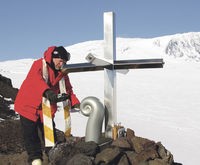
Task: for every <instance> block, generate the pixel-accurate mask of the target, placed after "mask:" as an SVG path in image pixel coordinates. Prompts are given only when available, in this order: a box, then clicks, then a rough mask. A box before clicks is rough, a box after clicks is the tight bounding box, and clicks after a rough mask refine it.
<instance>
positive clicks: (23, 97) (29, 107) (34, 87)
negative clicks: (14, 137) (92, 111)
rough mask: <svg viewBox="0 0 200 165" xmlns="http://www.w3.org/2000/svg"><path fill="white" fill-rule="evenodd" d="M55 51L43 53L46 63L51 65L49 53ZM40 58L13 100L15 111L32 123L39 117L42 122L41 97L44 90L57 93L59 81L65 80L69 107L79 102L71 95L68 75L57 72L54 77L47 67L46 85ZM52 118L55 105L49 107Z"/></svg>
mask: <svg viewBox="0 0 200 165" xmlns="http://www.w3.org/2000/svg"><path fill="white" fill-rule="evenodd" d="M54 49H55V46H52V47H49V48H48V49H47V50H46V51H45V52H44V59H45V61H46V62H47V63H49V64H51V60H52V55H51V53H52V52H53V50H54ZM42 60H43V59H42V58H41V59H38V60H36V61H34V62H33V64H32V67H31V69H30V71H29V73H28V75H27V77H26V79H25V80H24V82H23V83H22V85H21V87H20V90H19V92H18V94H17V97H16V100H15V105H14V106H15V111H16V112H17V113H19V114H20V115H21V116H23V117H25V118H28V119H29V120H32V121H37V119H38V118H39V117H40V118H41V120H42V109H41V103H42V96H43V93H44V91H45V90H47V89H51V90H53V91H54V92H55V93H57V94H58V93H59V80H61V78H63V77H64V78H65V85H66V92H67V94H69V95H70V98H71V99H70V101H71V106H73V105H75V104H79V103H80V102H79V100H78V98H77V97H76V95H75V94H74V93H73V90H72V86H71V83H70V80H69V77H68V75H63V74H62V73H61V72H60V71H58V75H57V76H55V73H54V70H53V69H52V68H51V67H49V66H48V65H47V70H48V76H49V82H48V84H47V83H46V82H45V80H44V79H43V73H42V68H43V62H42ZM51 109H52V116H53V117H54V114H55V112H56V111H57V105H56V104H53V105H51Z"/></svg>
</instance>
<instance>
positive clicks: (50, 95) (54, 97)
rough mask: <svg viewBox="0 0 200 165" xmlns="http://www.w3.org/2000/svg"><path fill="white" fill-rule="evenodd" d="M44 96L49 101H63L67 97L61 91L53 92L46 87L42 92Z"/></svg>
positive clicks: (67, 96)
mask: <svg viewBox="0 0 200 165" xmlns="http://www.w3.org/2000/svg"><path fill="white" fill-rule="evenodd" d="M44 97H46V98H47V99H49V101H50V102H51V103H57V102H60V101H64V100H67V99H68V98H69V95H67V94H65V93H62V94H58V95H57V94H55V92H54V91H52V90H50V89H48V90H46V91H45V92H44Z"/></svg>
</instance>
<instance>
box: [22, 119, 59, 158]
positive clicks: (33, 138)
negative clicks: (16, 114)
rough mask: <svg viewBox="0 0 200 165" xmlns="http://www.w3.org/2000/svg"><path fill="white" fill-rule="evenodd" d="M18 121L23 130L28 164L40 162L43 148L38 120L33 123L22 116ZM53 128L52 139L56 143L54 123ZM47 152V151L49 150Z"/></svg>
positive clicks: (41, 125)
mask: <svg viewBox="0 0 200 165" xmlns="http://www.w3.org/2000/svg"><path fill="white" fill-rule="evenodd" d="M20 121H21V125H22V130H23V137H24V144H25V149H26V151H27V153H28V162H32V161H33V160H34V159H41V160H42V152H43V149H42V148H44V145H43V144H44V131H43V124H42V123H41V121H40V119H38V120H37V121H36V122H34V121H31V120H29V119H27V118H25V117H23V116H20ZM53 127H54V137H55V141H56V133H55V132H56V131H55V123H54V122H53ZM47 150H49V148H48V149H47ZM47 150H46V151H47Z"/></svg>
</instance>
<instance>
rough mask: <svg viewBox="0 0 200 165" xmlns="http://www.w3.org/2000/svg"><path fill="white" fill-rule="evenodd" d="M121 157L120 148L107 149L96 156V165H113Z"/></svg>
mask: <svg viewBox="0 0 200 165" xmlns="http://www.w3.org/2000/svg"><path fill="white" fill-rule="evenodd" d="M119 155H120V150H119V148H117V147H114V148H106V149H104V150H103V151H102V152H100V153H98V154H97V155H96V158H95V164H99V163H105V164H111V163H113V162H114V161H115V159H116V158H117V156H119Z"/></svg>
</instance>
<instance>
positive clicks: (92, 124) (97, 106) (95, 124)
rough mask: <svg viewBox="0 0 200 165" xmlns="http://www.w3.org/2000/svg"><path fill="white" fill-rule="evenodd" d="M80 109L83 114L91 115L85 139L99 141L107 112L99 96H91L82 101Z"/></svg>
mask: <svg viewBox="0 0 200 165" xmlns="http://www.w3.org/2000/svg"><path fill="white" fill-rule="evenodd" d="M80 109H81V112H82V114H83V115H85V116H89V119H88V122H87V126H86V132H85V141H86V142H88V141H94V142H96V143H98V142H99V139H100V136H101V132H102V124H103V119H104V114H105V110H104V106H103V104H102V103H101V102H100V100H99V99H98V98H96V97H92V96H90V97H86V98H85V99H83V100H82V101H81V105H80Z"/></svg>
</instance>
